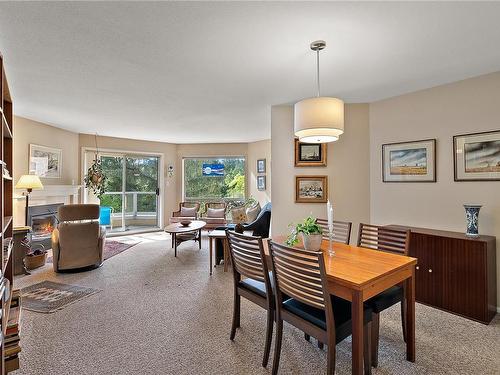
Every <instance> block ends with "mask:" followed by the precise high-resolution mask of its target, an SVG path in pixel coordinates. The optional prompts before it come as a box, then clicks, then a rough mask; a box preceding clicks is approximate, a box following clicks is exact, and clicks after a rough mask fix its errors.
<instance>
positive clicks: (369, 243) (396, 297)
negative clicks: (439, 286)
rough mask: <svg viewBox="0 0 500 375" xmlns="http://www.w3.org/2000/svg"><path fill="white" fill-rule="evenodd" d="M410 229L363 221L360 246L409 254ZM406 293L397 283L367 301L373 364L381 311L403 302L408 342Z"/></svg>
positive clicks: (404, 331)
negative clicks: (370, 317) (371, 315)
mask: <svg viewBox="0 0 500 375" xmlns="http://www.w3.org/2000/svg"><path fill="white" fill-rule="evenodd" d="M409 244H410V230H407V229H397V228H393V227H390V226H378V225H371V224H364V223H361V224H360V225H359V233H358V247H365V248H368V249H373V250H379V251H385V252H389V253H394V254H399V255H408V249H409ZM404 296H405V293H404V287H403V284H399V285H395V286H393V287H391V288H389V289H387V290H385V291H383V292H382V293H380V294H378V295H376V296H375V297H372V298H371V299H369V300H368V301H366V303H365V304H366V305H368V306H369V307H370V308H371V309H372V310H373V318H372V322H373V323H372V335H371V336H372V344H371V347H372V355H371V357H372V365H373V367H377V366H378V343H379V332H380V313H381V312H382V311H384V310H386V309H388V308H389V307H391V306H393V305H395V304H397V303H401V326H402V329H403V340H404V341H405V342H406V320H405V316H406V315H405V311H406V303H405V297H404Z"/></svg>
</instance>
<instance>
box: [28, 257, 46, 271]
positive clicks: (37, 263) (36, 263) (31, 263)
mask: <svg viewBox="0 0 500 375" xmlns="http://www.w3.org/2000/svg"><path fill="white" fill-rule="evenodd" d="M46 261H47V253H43V254H40V255H27V256H26V257H24V265H25V266H26V268H27V269H29V270H34V269H35V268H38V267H41V266H43V265H45V262H46Z"/></svg>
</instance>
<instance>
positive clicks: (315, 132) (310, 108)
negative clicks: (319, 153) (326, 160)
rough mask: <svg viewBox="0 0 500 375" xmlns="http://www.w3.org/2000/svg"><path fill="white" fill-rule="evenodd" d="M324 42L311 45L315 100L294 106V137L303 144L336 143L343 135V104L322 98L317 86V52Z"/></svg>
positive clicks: (323, 45) (339, 101)
mask: <svg viewBox="0 0 500 375" xmlns="http://www.w3.org/2000/svg"><path fill="white" fill-rule="evenodd" d="M325 47H326V42H325V41H324V40H317V41H315V42H312V43H311V49H312V50H313V51H316V69H317V80H318V94H317V96H316V97H315V98H309V99H304V100H301V101H300V102H297V103H296V104H295V108H294V112H295V116H294V131H295V136H296V137H298V138H299V140H300V141H301V142H305V143H327V142H334V141H337V140H338V139H339V137H340V135H341V134H342V133H344V102H343V101H342V100H340V99H337V98H329V97H322V96H321V92H320V84H319V51H321V50H323V49H325Z"/></svg>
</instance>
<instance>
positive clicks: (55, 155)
mask: <svg viewBox="0 0 500 375" xmlns="http://www.w3.org/2000/svg"><path fill="white" fill-rule="evenodd" d="M61 172H62V150H61V149H59V148H53V147H46V146H40V145H35V144H30V157H29V173H30V174H34V175H36V176H38V177H42V178H61Z"/></svg>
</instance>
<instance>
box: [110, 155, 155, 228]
mask: <svg viewBox="0 0 500 375" xmlns="http://www.w3.org/2000/svg"><path fill="white" fill-rule="evenodd" d="M100 158H101V161H102V167H103V170H104V173H105V175H106V192H105V193H104V195H103V196H101V200H100V204H101V206H108V207H111V209H112V214H111V230H112V231H113V232H115V231H128V230H141V229H149V228H156V227H158V226H159V224H160V223H159V216H158V215H159V209H158V208H159V157H157V156H147V155H135V154H130V155H129V154H116V153H109V154H108V153H103V154H101V156H100Z"/></svg>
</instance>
